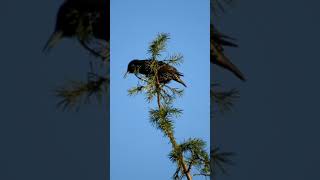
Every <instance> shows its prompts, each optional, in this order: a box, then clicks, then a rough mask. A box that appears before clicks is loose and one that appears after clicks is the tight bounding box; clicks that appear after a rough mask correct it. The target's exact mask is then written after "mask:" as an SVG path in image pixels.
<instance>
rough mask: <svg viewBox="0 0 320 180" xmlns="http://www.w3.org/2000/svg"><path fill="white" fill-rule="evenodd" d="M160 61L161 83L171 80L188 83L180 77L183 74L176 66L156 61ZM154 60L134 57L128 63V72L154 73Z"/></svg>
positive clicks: (159, 76)
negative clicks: (152, 65) (152, 66)
mask: <svg viewBox="0 0 320 180" xmlns="http://www.w3.org/2000/svg"><path fill="white" fill-rule="evenodd" d="M156 62H157V63H158V80H159V83H161V84H167V83H169V82H170V81H171V80H174V81H176V82H178V83H180V84H182V85H183V86H184V87H187V86H186V84H185V83H184V82H183V81H182V80H181V79H180V76H183V74H182V73H180V72H179V71H178V70H177V69H176V68H175V67H173V66H171V65H169V64H167V63H165V62H163V61H156ZM151 64H152V60H138V59H134V60H132V61H131V62H130V63H129V64H128V69H127V73H137V74H143V75H145V76H146V77H150V76H152V75H154V70H153V69H152V68H151Z"/></svg>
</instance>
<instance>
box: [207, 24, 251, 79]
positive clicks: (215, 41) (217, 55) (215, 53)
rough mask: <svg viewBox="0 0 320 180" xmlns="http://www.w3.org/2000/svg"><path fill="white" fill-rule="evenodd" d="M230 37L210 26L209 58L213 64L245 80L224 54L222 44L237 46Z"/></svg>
mask: <svg viewBox="0 0 320 180" xmlns="http://www.w3.org/2000/svg"><path fill="white" fill-rule="evenodd" d="M232 40H233V39H232V38H230V37H229V36H226V35H223V34H221V33H219V32H218V31H217V30H216V29H214V28H213V27H212V26H211V40H210V41H211V42H210V51H211V52H210V56H211V57H210V60H211V62H212V63H213V64H216V65H218V66H220V67H223V68H225V69H227V70H229V71H231V72H232V73H233V74H234V75H236V76H237V77H238V78H239V79H241V80H243V81H245V77H244V75H243V74H242V73H241V71H240V70H239V69H238V68H237V66H236V65H234V64H233V63H232V62H231V61H230V60H229V58H228V57H227V56H225V55H224V46H229V47H238V45H237V44H235V43H233V42H232Z"/></svg>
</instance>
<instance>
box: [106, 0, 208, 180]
mask: <svg viewBox="0 0 320 180" xmlns="http://www.w3.org/2000/svg"><path fill="white" fill-rule="evenodd" d="M209 4H210V3H209V1H183V0H176V1H170V0H163V1H156V0H137V1H130V0H117V1H115V0H111V42H112V43H111V91H110V93H111V94H110V96H111V123H110V127H111V154H110V156H111V165H110V166H111V179H113V180H118V179H129V178H130V179H156V180H157V179H159V180H160V179H161V180H163V179H169V178H170V177H171V176H172V175H173V173H174V170H175V167H174V165H173V164H172V163H171V162H170V160H169V159H168V158H167V155H168V153H169V151H170V144H169V142H168V140H167V139H165V138H164V137H163V135H162V133H161V132H160V131H159V130H157V129H155V128H154V127H153V126H151V124H150V123H149V119H148V108H149V107H150V106H152V107H153V105H152V104H147V103H146V101H145V100H144V96H143V95H138V96H133V97H130V96H128V95H127V90H128V89H129V88H131V87H133V86H135V85H136V84H137V82H138V80H137V79H136V77H134V76H133V75H131V76H128V77H127V78H126V79H124V78H123V75H124V73H125V72H126V68H127V64H128V63H129V62H130V61H131V60H132V59H135V58H136V59H144V58H147V57H149V56H148V54H147V49H148V46H149V43H150V42H151V41H152V40H153V39H154V38H155V37H156V35H157V34H158V33H161V32H165V33H169V34H170V37H171V39H170V40H169V42H168V48H167V52H165V53H164V56H166V55H168V54H169V53H175V52H177V53H182V54H183V55H184V63H183V64H182V65H180V66H178V69H179V71H181V72H183V73H184V75H185V76H184V77H183V80H184V81H185V82H186V84H187V86H188V87H187V88H186V89H185V94H184V96H183V97H182V98H179V99H178V100H177V101H176V103H175V105H176V106H177V107H179V108H181V109H183V110H184V113H183V115H182V117H181V118H179V119H178V120H177V122H176V124H175V127H176V137H177V139H178V141H182V140H185V139H187V138H189V137H198V138H203V139H204V140H205V141H207V142H208V143H209V140H210V139H209V135H210V125H209V122H210V120H209V119H210V115H209V111H210V109H209V85H210V83H209V77H210V76H209V74H210V73H209V71H210V65H209V47H210V46H209V18H210V15H209ZM170 85H172V86H175V87H182V86H181V85H180V84H177V83H171V84H170ZM209 146H210V144H208V147H209ZM196 179H197V178H196ZM200 179H201V178H200Z"/></svg>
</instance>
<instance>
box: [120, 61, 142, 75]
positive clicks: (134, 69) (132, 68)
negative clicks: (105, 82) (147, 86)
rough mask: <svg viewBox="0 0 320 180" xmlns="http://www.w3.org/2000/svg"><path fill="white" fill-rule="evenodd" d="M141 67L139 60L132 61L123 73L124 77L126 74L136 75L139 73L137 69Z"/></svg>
mask: <svg viewBox="0 0 320 180" xmlns="http://www.w3.org/2000/svg"><path fill="white" fill-rule="evenodd" d="M140 66H141V60H138V59H134V60H132V61H130V62H129V64H128V68H127V72H126V73H125V75H124V76H125V77H126V75H127V74H128V73H137V72H138V71H139V67H140Z"/></svg>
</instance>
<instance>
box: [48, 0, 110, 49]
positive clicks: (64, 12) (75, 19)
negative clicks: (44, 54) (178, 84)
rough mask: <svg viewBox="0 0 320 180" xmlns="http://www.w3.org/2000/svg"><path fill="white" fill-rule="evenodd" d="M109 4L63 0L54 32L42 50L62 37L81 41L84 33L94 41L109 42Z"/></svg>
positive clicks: (94, 0) (95, 0) (99, 0)
mask: <svg viewBox="0 0 320 180" xmlns="http://www.w3.org/2000/svg"><path fill="white" fill-rule="evenodd" d="M109 4H110V0H65V1H64V3H63V4H62V5H61V6H60V8H59V11H58V14H57V17H56V25H55V30H54V32H53V33H52V35H51V37H50V39H49V40H48V42H47V43H46V45H45V47H44V49H43V50H44V51H48V50H50V49H51V48H52V47H53V46H54V45H55V44H56V43H57V42H58V41H59V40H61V39H62V38H64V37H68V38H71V37H77V38H78V39H79V40H80V41H82V40H83V36H84V35H85V32H90V33H91V35H92V36H93V37H94V38H96V39H100V40H105V41H109V40H110V28H109V25H110V8H109ZM85 28H87V29H85Z"/></svg>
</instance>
